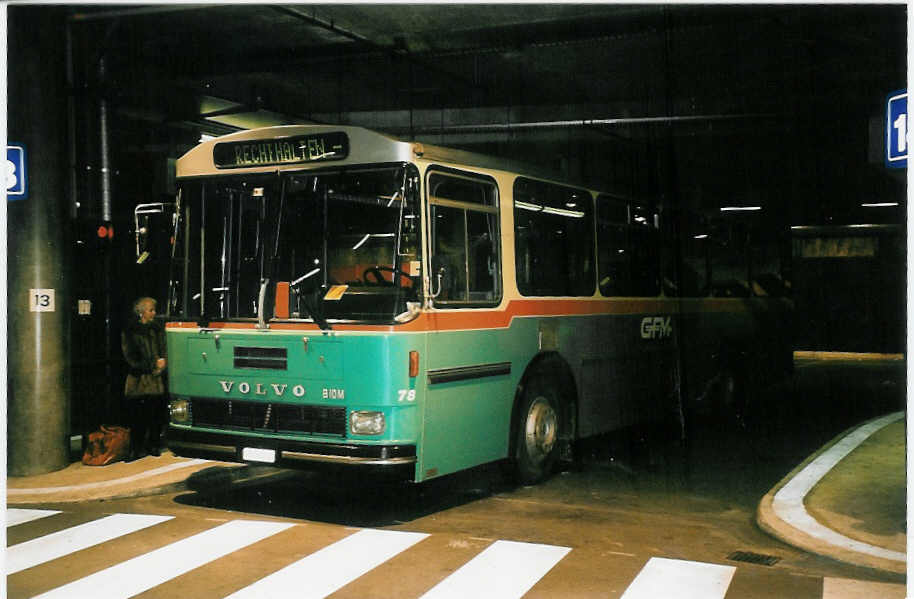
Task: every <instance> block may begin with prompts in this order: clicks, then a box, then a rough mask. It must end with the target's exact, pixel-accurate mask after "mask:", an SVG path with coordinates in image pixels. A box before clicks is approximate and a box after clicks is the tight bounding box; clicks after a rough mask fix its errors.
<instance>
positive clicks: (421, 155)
mask: <svg viewBox="0 0 914 599" xmlns="http://www.w3.org/2000/svg"><path fill="white" fill-rule="evenodd" d="M176 168H177V171H176V175H177V182H178V193H177V195H176V198H175V205H174V215H173V223H174V229H173V232H172V240H171V252H172V255H171V262H170V276H169V278H170V283H169V290H168V298H167V310H166V317H167V325H166V337H167V343H168V356H169V368H168V380H169V412H170V422H169V427H168V434H167V438H168V445H169V447H170V448H171V450H172V451H173V452H174V453H175V454H176V455H180V456H187V457H202V458H212V459H218V460H223V461H236V462H249V463H259V464H272V465H274V466H277V467H282V468H295V467H304V468H308V467H312V466H314V465H315V464H319V463H330V464H343V465H351V466H352V467H366V468H372V469H380V470H386V471H389V472H391V473H395V475H396V476H402V477H403V478H404V479H406V480H410V481H414V482H421V481H425V480H429V479H433V478H436V477H440V476H444V475H447V474H450V473H454V472H457V471H460V470H464V469H468V468H471V467H474V466H477V465H481V464H486V463H490V462H495V461H504V463H507V464H510V465H512V466H513V471H514V472H515V473H516V475H517V480H519V481H520V482H522V483H524V484H531V483H536V482H539V481H542V480H543V479H545V478H546V477H548V476H549V474H550V472H551V471H552V470H553V469H554V466H555V464H556V462H557V460H558V459H559V458H560V457H568V456H569V455H570V451H571V449H572V448H573V447H574V442H575V441H576V440H579V439H582V438H585V437H590V436H594V435H598V434H601V433H607V432H610V431H616V430H619V429H622V428H625V427H629V426H632V425H635V424H638V423H642V422H648V421H655V420H664V419H667V420H669V419H673V420H674V421H675V422H680V423H681V422H682V421H683V417H684V416H683V414H684V412H685V411H688V405H687V404H688V402H690V401H696V400H701V399H702V397H703V396H705V395H707V394H708V389H709V388H710V387H711V386H713V385H712V383H714V381H720V380H722V378H721V377H728V376H730V377H732V376H734V375H735V373H738V372H740V368H742V371H746V370H753V371H754V372H755V371H758V370H760V369H761V366H762V365H771V366H772V367H773V366H774V365H777V366H778V368H780V367H781V366H784V365H785V364H787V363H788V362H789V361H790V358H789V356H790V346H789V340H787V339H785V338H782V334H783V332H784V330H785V327H783V326H782V325H781V323H782V318H783V317H784V315H785V314H786V313H787V312H788V307H787V304H788V303H789V300H787V299H785V297H784V296H783V295H784V294H779V293H771V294H766V293H765V292H764V291H760V288H758V289H756V291H760V292H753V291H752V286H751V285H744V286H743V287H745V288H746V289H748V292H747V293H745V294H742V293H740V292H736V293H734V292H733V289H732V288H730V287H732V286H730V287H728V286H726V285H724V286H718V291H715V284H714V283H715V281H714V280H713V277H711V276H710V275H709V269H708V268H706V267H708V266H709V264H710V262H709V260H708V258H707V255H708V253H709V252H708V250H706V249H701V245H702V242H703V241H704V237H702V234H696V235H691V234H690V233H689V234H685V233H682V232H680V234H679V237H681V238H687V239H688V241H689V242H690V244H691V245H689V247H692V246H693V245H695V246H697V247H698V248H699V249H697V250H695V251H686V252H682V251H677V252H669V251H666V249H665V248H666V246H668V245H669V241H664V227H663V226H662V225H661V218H660V216H661V215H660V214H659V212H658V210H657V209H656V207H652V206H650V205H648V204H647V203H640V202H635V201H631V200H629V199H626V198H624V197H621V196H619V195H617V194H612V193H604V192H601V191H599V190H595V189H589V188H587V187H584V186H581V185H575V184H569V183H564V182H561V181H559V180H557V179H555V178H549V177H543V176H540V175H538V174H537V172H536V170H535V169H533V168H530V167H527V166H524V165H520V164H515V163H513V162H511V161H508V160H505V159H500V158H496V157H490V156H485V155H481V154H477V153H473V152H468V151H464V150H456V149H448V148H444V147H437V146H432V145H428V144H424V143H418V142H409V141H402V140H398V139H394V138H392V137H389V136H386V135H383V134H380V133H377V132H373V131H370V130H368V129H364V128H360V127H351V126H305V125H301V126H299V125H291V126H280V127H269V128H262V129H254V130H247V131H241V132H236V133H232V134H229V135H226V136H223V137H219V138H216V139H213V140H209V141H206V142H203V143H201V144H200V145H198V146H196V147H195V148H193V149H192V150H190V151H189V152H188V153H186V154H185V155H184V156H183V157H181V158H180V159H179V160H178V161H177V167H176ZM679 220H683V219H679ZM705 237H707V235H705ZM680 249H681V248H680ZM702 252H704V253H703V254H702ZM725 254H726V255H730V254H732V252H725ZM673 255H679V258H677V259H676V260H670V259H669V258H668V257H669V256H673ZM664 256H667V258H664ZM699 271H702V272H703V275H698V274H697V273H698V272H699ZM720 272H723V273H725V274H727V273H729V271H726V269H724V270H720V271H719V273H720ZM687 274H688V276H687ZM702 276H703V277H704V279H703V280H702ZM728 276H729V274H728ZM744 278H745V277H744ZM753 285H755V286H756V287H758V284H757V283H756V282H755V281H753ZM737 287H739V286H737ZM743 287H739V288H743ZM721 290H723V291H721ZM785 356H787V357H785ZM738 365H742V366H741V367H740V366H738ZM750 365H751V368H749V366H750ZM686 374H688V376H685V375H686ZM686 379H688V385H686V384H685V381H686Z"/></svg>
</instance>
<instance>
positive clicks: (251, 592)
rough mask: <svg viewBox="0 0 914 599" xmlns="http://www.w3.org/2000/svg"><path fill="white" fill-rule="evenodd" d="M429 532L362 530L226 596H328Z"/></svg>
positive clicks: (304, 598)
mask: <svg viewBox="0 0 914 599" xmlns="http://www.w3.org/2000/svg"><path fill="white" fill-rule="evenodd" d="M427 536H428V535H427V534H424V533H418V532H399V531H392V530H361V531H359V532H357V533H355V534H352V535H349V536H348V537H346V538H345V539H342V540H340V541H337V542H336V543H333V544H332V545H328V546H327V547H324V548H323V549H321V550H320V551H316V552H314V553H312V554H311V555H309V556H307V557H305V558H302V559H300V560H298V561H297V562H295V563H293V564H290V565H288V566H286V567H285V568H283V569H281V570H277V571H276V572H274V573H273V574H270V575H269V576H266V577H265V578H261V579H260V580H258V581H257V582H255V583H254V584H252V585H250V586H248V587H245V588H243V589H241V590H239V591H237V592H235V593H233V594H231V595H229V597H227V598H226V599H251V598H263V599H283V598H287V597H288V598H293V597H294V598H295V599H311V598H318V597H326V596H327V595H329V594H330V593H333V592H334V591H336V590H337V589H340V588H342V587H343V586H345V585H347V584H349V583H350V582H352V581H353V580H355V579H357V578H359V577H360V576H362V575H363V574H365V573H366V572H369V571H371V570H373V569H374V568H376V567H377V566H379V565H381V564H382V563H384V562H386V561H387V560H389V559H390V558H392V557H394V556H395V555H397V554H398V553H400V552H402V551H405V550H406V549H409V548H410V547H412V546H413V545H415V544H416V543H418V542H419V541H421V540H422V539H424V538H426V537H427Z"/></svg>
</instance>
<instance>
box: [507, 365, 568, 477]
mask: <svg viewBox="0 0 914 599" xmlns="http://www.w3.org/2000/svg"><path fill="white" fill-rule="evenodd" d="M519 408H520V409H519V410H518V421H517V430H516V431H515V435H516V437H515V455H514V458H515V460H514V462H515V464H514V466H515V468H514V470H515V476H516V478H517V481H518V482H519V483H521V484H523V485H533V484H536V483H539V482H542V481H543V480H545V479H546V478H548V477H549V475H550V474H551V473H552V470H553V468H554V467H555V463H556V461H557V459H558V455H559V445H560V439H561V435H562V432H563V431H562V409H561V408H562V399H561V394H560V393H559V390H558V385H557V383H556V381H555V379H554V378H553V377H550V376H546V375H543V374H534V375H533V376H532V377H531V378H530V379H529V380H528V381H527V383H526V385H525V387H524V391H523V395H522V397H521V400H520V405H519Z"/></svg>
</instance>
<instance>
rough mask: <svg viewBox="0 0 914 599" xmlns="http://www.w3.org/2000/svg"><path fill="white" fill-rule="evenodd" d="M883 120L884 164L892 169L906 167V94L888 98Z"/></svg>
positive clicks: (899, 92)
mask: <svg viewBox="0 0 914 599" xmlns="http://www.w3.org/2000/svg"><path fill="white" fill-rule="evenodd" d="M885 114H886V120H885V163H886V165H887V166H890V167H892V168H905V167H906V166H908V92H907V90H900V91H897V92H894V93H893V94H891V95H890V96H889V100H888V104H887V106H886V111H885Z"/></svg>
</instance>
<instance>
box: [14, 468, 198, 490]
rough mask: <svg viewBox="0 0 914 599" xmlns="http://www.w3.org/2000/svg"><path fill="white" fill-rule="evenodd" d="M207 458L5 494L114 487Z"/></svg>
mask: <svg viewBox="0 0 914 599" xmlns="http://www.w3.org/2000/svg"><path fill="white" fill-rule="evenodd" d="M206 463H207V460H187V461H184V462H176V463H174V464H168V465H167V466H160V467H158V468H153V469H152V470H145V471H143V472H140V473H139V474H133V475H131V476H125V477H123V478H115V479H112V480H104V481H99V482H94V483H85V484H82V485H65V486H62V487H38V488H34V489H7V490H6V494H7V495H8V496H10V497H16V496H21V495H50V494H52V493H64V492H68V491H89V490H93V489H105V488H108V487H114V486H118V485H123V484H125V483H131V482H134V481H138V480H142V479H144V478H150V477H152V476H158V475H159V474H165V473H166V472H171V471H172V470H180V469H181V468H187V467H188V466H197V465H199V464H206Z"/></svg>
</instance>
